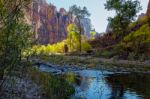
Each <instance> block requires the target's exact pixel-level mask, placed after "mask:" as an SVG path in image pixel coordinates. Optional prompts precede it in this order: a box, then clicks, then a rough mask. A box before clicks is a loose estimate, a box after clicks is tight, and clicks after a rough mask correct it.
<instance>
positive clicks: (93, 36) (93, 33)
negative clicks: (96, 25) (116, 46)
mask: <svg viewBox="0 0 150 99" xmlns="http://www.w3.org/2000/svg"><path fill="white" fill-rule="evenodd" d="M95 34H96V32H95V31H91V32H90V35H91V39H92V40H93V39H95Z"/></svg>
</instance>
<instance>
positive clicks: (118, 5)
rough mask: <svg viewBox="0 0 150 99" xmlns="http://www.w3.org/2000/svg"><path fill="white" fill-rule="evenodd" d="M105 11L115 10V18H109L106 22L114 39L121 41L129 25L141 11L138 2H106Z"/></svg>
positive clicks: (112, 0)
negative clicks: (113, 34)
mask: <svg viewBox="0 0 150 99" xmlns="http://www.w3.org/2000/svg"><path fill="white" fill-rule="evenodd" d="M105 9H107V10H108V11H111V10H115V13H116V16H115V17H113V18H112V17H109V18H108V21H109V23H110V26H111V28H112V30H113V32H114V33H115V37H116V38H118V39H122V38H123V37H124V36H125V35H126V33H127V28H128V25H129V23H131V22H132V21H133V20H134V18H135V16H136V14H137V13H138V12H139V11H140V10H141V6H140V2H139V1H138V0H134V1H133V0H107V2H106V4H105Z"/></svg>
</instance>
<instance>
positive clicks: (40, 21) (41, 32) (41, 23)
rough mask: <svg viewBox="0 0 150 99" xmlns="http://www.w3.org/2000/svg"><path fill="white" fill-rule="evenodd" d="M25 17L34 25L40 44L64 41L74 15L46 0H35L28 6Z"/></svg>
mask: <svg viewBox="0 0 150 99" xmlns="http://www.w3.org/2000/svg"><path fill="white" fill-rule="evenodd" d="M25 17H26V19H27V22H28V23H29V24H31V25H32V27H33V30H34V32H35V38H36V40H37V43H38V44H53V43H56V42H59V41H62V40H64V39H65V38H66V36H67V30H66V27H67V25H68V24H70V23H72V17H71V15H69V14H68V13H67V12H66V10H65V9H63V8H61V9H60V11H57V9H56V7H55V6H54V5H52V4H47V3H46V1H45V0H33V2H32V4H31V5H30V6H29V7H28V8H27V10H26V14H25Z"/></svg>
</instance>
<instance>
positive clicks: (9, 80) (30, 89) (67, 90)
mask: <svg viewBox="0 0 150 99" xmlns="http://www.w3.org/2000/svg"><path fill="white" fill-rule="evenodd" d="M0 84H1V83H0ZM1 89H2V90H0V96H1V98H2V99H60V98H62V99H70V97H71V95H72V94H73V93H74V88H73V86H72V85H70V84H69V83H68V82H67V81H66V80H65V79H64V78H63V77H61V76H57V75H55V76H53V75H52V74H51V73H47V72H42V71H40V70H39V69H37V68H36V67H34V65H33V64H32V63H31V62H23V63H22V64H20V65H19V66H15V67H14V69H13V70H12V71H11V73H9V74H7V75H5V77H4V83H3V85H2V86H1Z"/></svg>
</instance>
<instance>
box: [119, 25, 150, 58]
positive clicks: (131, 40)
mask: <svg viewBox="0 0 150 99" xmlns="http://www.w3.org/2000/svg"><path fill="white" fill-rule="evenodd" d="M116 48H117V51H118V52H120V53H127V54H129V53H131V52H133V53H136V54H145V55H147V56H148V55H149V54H150V27H149V26H148V24H145V25H143V26H142V27H141V28H139V29H138V30H137V31H135V32H133V33H130V34H129V35H127V36H125V37H124V39H123V40H122V42H120V43H119V44H118V45H117V46H116Z"/></svg>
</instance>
